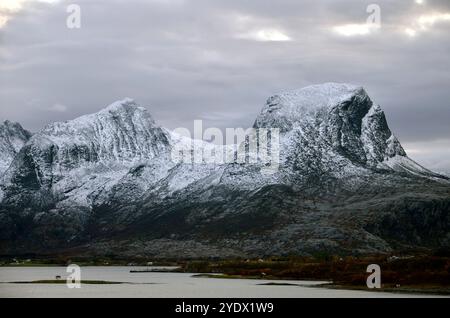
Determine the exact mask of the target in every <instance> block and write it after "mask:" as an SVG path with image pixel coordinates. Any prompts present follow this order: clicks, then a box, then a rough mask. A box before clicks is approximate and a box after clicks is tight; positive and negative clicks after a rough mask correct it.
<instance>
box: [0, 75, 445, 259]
mask: <svg viewBox="0 0 450 318" xmlns="http://www.w3.org/2000/svg"><path fill="white" fill-rule="evenodd" d="M253 127H254V128H255V129H265V128H272V129H273V128H275V129H278V130H279V132H280V137H279V153H280V158H279V159H280V163H279V167H278V169H277V170H276V171H274V173H270V174H267V173H263V171H264V169H265V168H266V167H265V165H264V164H263V163H260V162H256V163H253V164H248V163H240V162H229V163H207V162H202V163H187V162H176V161H174V160H173V157H172V153H173V149H175V148H176V147H178V146H179V145H180V143H182V144H187V145H188V147H192V149H197V151H198V149H200V150H201V149H206V148H208V147H211V144H209V143H208V142H203V141H199V140H191V139H189V138H187V137H184V136H181V135H179V134H177V133H175V132H171V131H169V130H167V129H165V128H163V127H160V126H159V125H157V124H156V122H155V121H154V119H153V118H152V116H151V115H150V114H149V112H148V111H147V110H146V108H143V107H141V106H139V105H138V104H137V103H136V102H135V101H133V100H132V99H128V98H127V99H124V100H121V101H117V102H115V103H113V104H111V105H109V106H107V107H106V108H104V109H103V110H101V111H99V112H98V113H95V114H90V115H85V116H82V117H79V118H76V119H74V120H70V121H66V122H56V123H52V124H49V125H47V126H45V127H44V128H43V129H42V130H40V131H39V132H37V133H35V134H33V135H32V134H31V133H29V132H27V131H26V130H24V129H23V128H22V127H21V126H20V125H19V124H13V123H11V122H9V121H6V122H5V123H3V124H2V125H1V126H0V150H1V152H0V254H2V255H20V254H36V255H43V254H45V255H56V254H58V253H68V254H71V255H84V256H86V255H92V256H97V255H114V256H123V257H125V256H133V257H136V256H145V257H147V256H151V257H164V258H172V257H176V258H200V257H253V256H254V257H261V256H267V255H312V254H315V253H333V254H370V253H388V252H392V251H398V250H434V249H442V248H449V247H450V214H449V211H450V182H449V178H448V177H447V176H444V175H440V174H438V173H434V172H432V171H430V170H428V169H426V168H424V167H422V166H420V165H419V164H417V163H416V162H414V161H413V160H412V159H410V158H409V157H408V156H407V154H406V152H405V150H404V149H403V148H402V146H401V143H400V142H399V140H398V139H397V138H396V137H395V136H394V134H393V133H392V131H391V130H390V128H389V126H388V123H387V120H386V117H385V114H384V112H383V111H382V109H381V108H380V106H378V105H377V104H375V103H373V102H372V100H371V99H370V97H369V96H368V94H367V93H366V91H365V90H364V89H363V88H362V87H359V86H355V85H350V84H338V83H326V84H321V85H313V86H308V87H305V88H302V89H299V90H295V91H291V92H286V93H281V94H277V95H274V96H272V97H270V98H269V99H268V100H267V102H266V104H265V105H264V106H263V108H262V110H261V112H260V113H259V114H258V115H257V117H256V120H255V123H254V126H253ZM193 151H194V150H193Z"/></svg>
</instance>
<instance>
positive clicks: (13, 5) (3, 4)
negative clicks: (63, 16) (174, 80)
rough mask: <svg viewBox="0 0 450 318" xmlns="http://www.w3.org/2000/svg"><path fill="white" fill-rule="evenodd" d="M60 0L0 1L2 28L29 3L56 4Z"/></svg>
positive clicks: (0, 22) (0, 24) (0, 23)
mask: <svg viewBox="0 0 450 318" xmlns="http://www.w3.org/2000/svg"><path fill="white" fill-rule="evenodd" d="M58 1H60V0H0V28H2V27H3V26H5V25H6V23H7V22H8V21H9V20H10V19H11V17H12V15H13V14H14V13H16V12H18V11H20V10H22V8H23V7H24V5H25V3H27V2H43V3H49V4H51V3H56V2H58Z"/></svg>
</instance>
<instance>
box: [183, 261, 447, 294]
mask: <svg viewBox="0 0 450 318" xmlns="http://www.w3.org/2000/svg"><path fill="white" fill-rule="evenodd" d="M369 264H378V265H380V267H381V282H382V290H384V291H386V290H389V291H394V290H399V291H400V290H401V291H407V290H411V291H436V292H437V293H444V294H450V257H441V256H428V255H422V256H403V257H397V256H390V257H389V256H376V257H327V258H325V259H320V258H307V257H305V258H289V259H280V258H270V259H259V260H228V261H191V262H186V263H184V264H183V266H182V270H183V271H185V272H195V273H221V275H218V276H214V277H217V278H255V279H258V278H264V279H294V280H326V281H332V282H333V284H332V285H330V286H328V287H345V288H352V289H361V288H363V289H367V286H366V279H367V277H368V275H369V274H370V273H367V272H366V269H367V266H368V265H369Z"/></svg>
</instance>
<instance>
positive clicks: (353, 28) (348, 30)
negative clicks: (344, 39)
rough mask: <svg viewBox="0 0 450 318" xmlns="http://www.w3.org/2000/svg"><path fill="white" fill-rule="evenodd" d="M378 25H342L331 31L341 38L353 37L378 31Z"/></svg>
mask: <svg viewBox="0 0 450 318" xmlns="http://www.w3.org/2000/svg"><path fill="white" fill-rule="evenodd" d="M379 28H380V26H379V25H377V24H374V23H365V24H344V25H338V26H335V27H334V28H333V31H334V32H335V33H337V34H339V35H343V36H355V35H369V34H370V33H372V32H374V31H376V30H378V29H379Z"/></svg>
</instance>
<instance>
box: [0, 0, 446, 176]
mask: <svg viewBox="0 0 450 318" xmlns="http://www.w3.org/2000/svg"><path fill="white" fill-rule="evenodd" d="M71 3H76V4H78V5H79V6H80V8H81V28H80V29H70V28H68V27H67V25H66V20H67V17H68V16H69V13H67V6H68V5H69V4H71ZM371 3H375V4H377V5H378V6H379V8H380V9H381V11H380V13H381V21H380V22H381V24H380V25H379V27H378V25H377V24H367V18H368V17H369V16H370V15H371V14H372V13H374V11H371V12H369V13H368V12H366V9H367V6H368V5H369V4H371ZM372 17H374V16H372ZM370 21H374V20H370ZM449 35H450V1H448V0H441V1H433V0H399V1H390V0H386V1H376V0H372V1H360V0H353V1H351V0H343V1H336V0H321V1H317V0H306V1H298V0H282V1H280V0H276V1H275V0H272V1H266V0H253V1H245V0H220V1H215V0H191V1H189V0H145V1H144V0H86V1H82V0H78V1H77V0H72V1H70V2H68V1H63V0H61V1H58V0H0V119H1V120H5V119H9V120H13V121H18V122H20V123H21V124H22V125H23V126H24V127H25V128H27V129H29V130H31V131H37V130H39V129H40V128H41V127H42V126H43V125H45V124H46V123H49V122H52V121H60V120H67V119H72V118H75V117H77V116H79V115H82V114H86V113H92V112H96V111H98V110H99V109H101V108H103V107H105V106H106V105H108V104H110V103H111V102H113V101H115V100H117V99H122V98H124V97H132V98H134V99H135V100H136V101H137V102H138V103H140V104H141V105H143V106H145V107H147V108H148V109H149V111H150V112H151V113H152V115H153V117H154V118H155V119H156V120H157V121H158V122H159V123H160V124H161V125H163V126H166V127H168V128H172V129H173V128H176V127H188V128H191V127H192V126H193V120H194V119H203V120H204V121H205V126H214V127H220V128H224V127H249V126H251V125H252V124H253V121H254V119H255V117H256V115H257V114H258V112H259V110H260V109H261V107H262V106H263V104H264V103H265V100H266V99H267V97H269V96H270V95H272V94H275V93H277V92H280V91H286V90H291V89H297V88H301V87H303V86H306V85H310V84H317V83H322V82H330V81H333V82H349V83H354V84H358V85H362V86H364V87H365V88H366V90H367V92H368V93H369V95H370V96H371V97H372V99H373V100H374V101H375V102H376V103H378V104H380V105H381V107H382V108H383V109H384V110H385V112H386V114H387V117H388V122H389V124H390V127H391V129H392V130H393V131H394V133H395V134H396V135H397V136H398V138H399V139H400V141H401V142H402V144H403V145H404V147H405V148H406V150H407V152H408V154H409V155H410V156H411V157H412V158H413V159H415V160H417V161H418V162H420V163H422V164H424V165H425V166H427V167H429V168H432V169H435V170H446V171H450V123H449V121H450V120H449V119H450V36H449Z"/></svg>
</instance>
